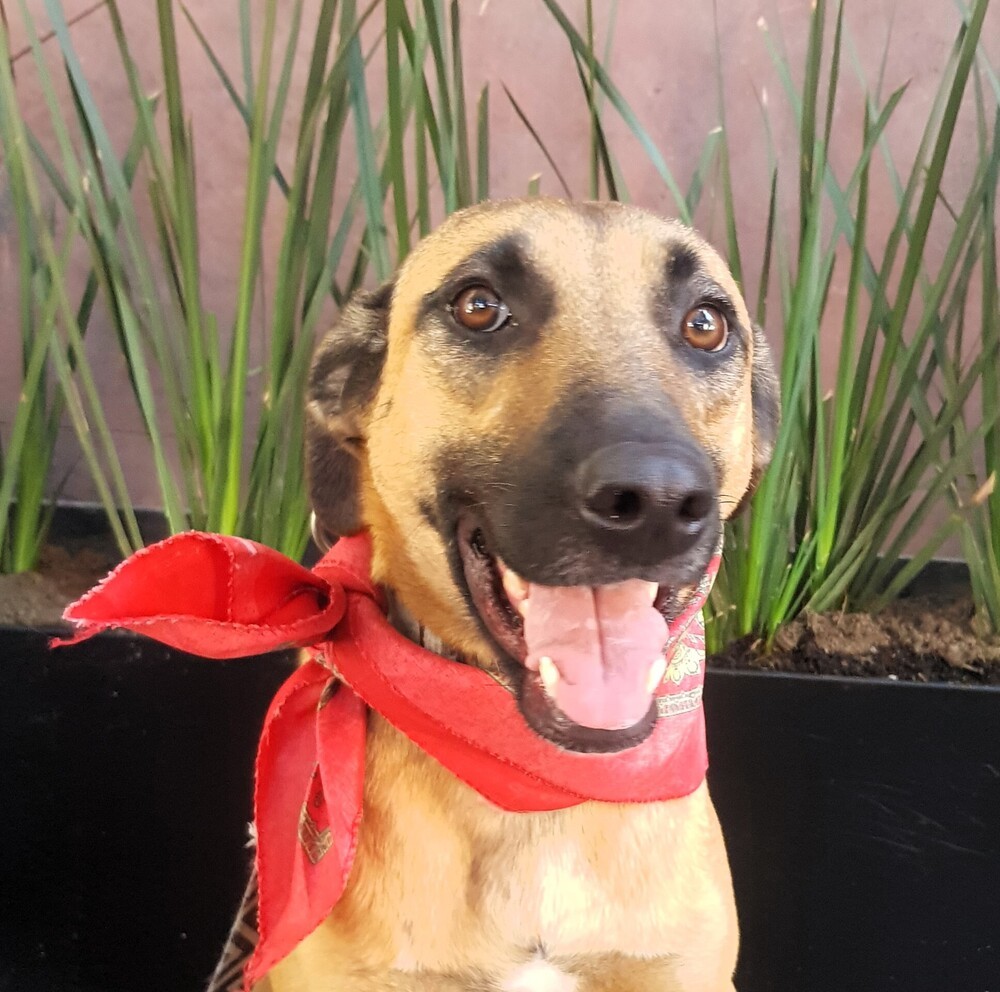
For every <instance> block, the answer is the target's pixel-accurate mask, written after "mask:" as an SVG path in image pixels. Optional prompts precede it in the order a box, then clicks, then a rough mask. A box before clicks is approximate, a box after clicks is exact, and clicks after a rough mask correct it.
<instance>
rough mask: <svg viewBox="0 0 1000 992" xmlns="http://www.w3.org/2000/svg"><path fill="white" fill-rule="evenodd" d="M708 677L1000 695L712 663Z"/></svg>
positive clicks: (955, 685)
mask: <svg viewBox="0 0 1000 992" xmlns="http://www.w3.org/2000/svg"><path fill="white" fill-rule="evenodd" d="M708 677H709V678H713V679H717V678H734V679H743V678H754V679H767V680H770V681H772V682H788V683H804V682H822V683H824V684H827V683H832V684H834V685H837V684H841V685H858V684H861V685H878V686H886V687H888V686H905V687H906V688H908V689H961V690H963V691H969V690H973V691H983V690H985V691H987V692H995V693H1000V685H982V684H977V683H975V682H917V681H915V680H914V679H900V678H896V679H892V678H887V677H883V676H879V675H818V674H816V673H815V672H773V671H770V670H768V669H753V668H715V667H714V666H713V665H712V664H711V662H709V665H708Z"/></svg>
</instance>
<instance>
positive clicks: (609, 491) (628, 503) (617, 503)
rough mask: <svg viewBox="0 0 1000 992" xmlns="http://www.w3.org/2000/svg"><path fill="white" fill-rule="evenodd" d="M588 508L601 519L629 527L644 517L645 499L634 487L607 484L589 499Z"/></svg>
mask: <svg viewBox="0 0 1000 992" xmlns="http://www.w3.org/2000/svg"><path fill="white" fill-rule="evenodd" d="M587 509H588V510H589V511H590V512H591V513H592V514H593V515H594V516H595V517H599V518H600V519H601V520H605V521H608V522H610V523H612V524H616V525H618V526H620V527H627V526H629V525H630V524H634V523H635V522H636V521H638V520H639V519H640V518H641V517H642V514H643V499H642V496H641V495H640V494H639V493H638V492H636V491H635V490H634V489H622V488H619V487H617V486H605V487H604V488H603V489H599V490H598V491H597V492H596V493H594V494H593V495H592V496H591V497H590V499H589V500H587Z"/></svg>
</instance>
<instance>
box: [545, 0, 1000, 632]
mask: <svg viewBox="0 0 1000 992" xmlns="http://www.w3.org/2000/svg"><path fill="white" fill-rule="evenodd" d="M543 2H544V3H545V5H546V7H547V8H548V9H549V11H550V12H551V13H552V15H553V16H554V17H555V19H556V21H557V22H558V24H559V25H560V27H561V28H562V30H563V32H564V34H565V36H566V39H567V41H568V42H569V44H570V46H571V48H572V51H573V53H574V56H575V57H576V58H577V59H578V60H583V67H582V69H583V70H585V71H581V85H582V87H583V91H584V95H585V98H586V99H587V101H588V105H590V106H591V107H592V108H594V107H595V102H594V91H595V89H600V91H601V92H602V93H603V95H604V96H605V97H606V99H607V101H608V102H609V103H610V104H611V106H612V107H613V108H614V110H615V111H616V112H617V113H619V114H620V115H621V117H622V119H623V120H624V121H625V123H626V124H627V125H628V127H629V129H630V130H631V132H632V135H633V136H634V138H635V139H636V140H637V142H638V143H639V145H640V146H641V148H642V149H643V150H645V152H646V154H647V155H648V157H649V159H650V162H651V163H652V165H653V167H654V168H655V169H656V171H657V172H658V174H659V175H660V177H661V179H662V180H663V182H664V184H665V185H666V186H667V188H668V190H669V191H670V192H671V194H672V196H673V199H674V203H675V207H676V212H677V215H678V216H679V217H680V218H681V219H682V220H686V221H688V222H690V221H691V219H692V217H693V216H694V214H695V211H696V208H697V198H694V199H693V198H692V195H691V193H688V194H683V193H682V192H681V189H680V186H679V184H678V182H677V181H676V179H675V178H674V176H673V175H672V173H671V172H670V171H669V169H667V167H666V165H665V162H664V160H663V158H662V156H661V155H660V153H659V151H658V149H657V148H656V147H655V145H654V144H653V143H652V141H651V139H650V137H649V135H648V133H647V132H646V131H645V129H644V128H643V127H642V125H641V124H640V123H639V121H638V120H637V118H636V117H635V114H634V113H633V112H632V110H631V108H629V106H628V105H627V103H625V101H624V98H623V97H622V96H621V94H620V92H619V91H618V90H617V89H616V88H615V86H614V83H613V82H612V81H611V79H610V78H609V76H608V74H607V73H606V72H605V71H604V70H603V69H601V68H600V67H598V66H594V65H593V64H591V63H588V62H587V61H586V58H587V52H588V50H589V51H591V52H592V50H593V44H592V42H591V43H590V45H589V47H588V40H587V39H585V38H584V37H583V36H582V35H581V34H580V33H579V32H578V31H577V30H576V28H575V27H574V26H573V24H572V22H571V21H570V19H569V17H568V16H567V15H566V13H565V11H564V10H563V9H562V7H561V6H560V4H559V3H558V0H543ZM988 6H989V0H978V2H976V3H974V4H973V5H972V7H971V8H970V9H969V10H968V11H967V12H965V14H964V17H963V18H962V19H961V23H960V25H959V28H958V32H957V36H956V40H955V44H954V46H953V49H952V51H951V53H950V56H949V58H948V61H947V64H946V66H945V67H944V69H943V71H942V72H941V74H940V76H941V82H940V85H939V89H938V91H937V94H936V97H935V99H934V101H933V106H932V108H931V112H930V114H929V117H928V121H927V124H926V127H925V129H924V132H923V135H922V138H921V141H920V143H919V147H918V149H917V152H916V154H915V156H914V157H913V159H912V160H910V161H907V162H906V163H905V164H903V165H901V164H900V163H899V162H898V161H896V159H895V158H894V157H893V153H892V151H891V149H890V146H889V144H888V141H887V140H886V131H887V129H888V128H889V127H890V124H891V122H892V120H893V118H894V116H895V115H896V114H897V113H898V112H899V109H900V108H901V107H903V106H905V101H906V92H905V87H902V88H900V89H899V90H897V91H895V92H893V93H891V94H889V95H888V96H886V97H884V98H883V97H882V96H881V94H880V90H881V83H880V84H879V85H878V86H877V87H876V88H875V90H874V91H873V90H872V89H871V88H870V87H869V86H868V84H867V82H866V81H865V80H864V79H863V78H862V83H863V85H864V87H865V97H864V106H863V111H864V119H863V126H862V128H861V132H860V133H859V134H856V135H845V134H844V133H842V131H841V130H838V129H837V128H835V120H836V115H835V107H836V106H837V101H838V100H839V99H842V97H841V77H842V74H843V72H844V63H845V61H846V60H847V42H848V38H847V34H846V29H845V25H844V10H843V5H842V4H841V5H839V6H837V7H835V8H831V6H830V4H828V3H827V2H826V0H817V2H816V3H814V4H813V5H812V9H811V16H810V26H809V36H808V44H807V50H806V56H805V62H804V65H802V66H801V67H793V66H792V65H791V64H790V62H789V59H788V57H787V55H786V54H785V52H784V50H783V48H782V46H781V44H780V39H778V38H777V36H776V35H775V34H774V33H773V32H771V31H770V30H768V29H767V27H766V25H763V27H764V32H763V41H764V44H765V45H766V47H767V49H768V51H769V52H770V54H771V57H772V60H773V64H774V67H775V70H776V72H777V75H778V77H779V79H780V80H781V84H782V88H783V91H784V97H785V101H786V103H787V105H788V108H789V109H790V111H791V113H792V116H793V118H794V121H795V124H796V129H797V133H798V143H799V149H798V152H799V154H798V163H799V165H798V168H797V170H796V174H795V175H788V174H780V173H779V170H778V168H777V167H774V166H773V163H774V162H775V161H777V158H778V156H777V151H776V150H775V149H774V148H773V147H772V148H770V149H769V157H770V162H771V163H772V167H773V181H772V184H771V189H770V196H769V198H768V199H767V200H762V201H761V203H760V204H759V210H760V220H761V221H762V222H763V224H762V226H763V227H764V229H765V231H766V234H765V238H764V242H763V244H760V245H749V244H748V243H746V239H745V237H744V236H743V234H742V232H741V230H740V225H739V222H738V219H737V213H736V206H735V202H734V194H733V189H732V182H731V176H732V164H731V157H730V152H731V150H730V145H729V140H728V132H727V130H726V107H725V104H724V101H722V99H721V98H720V105H719V123H720V125H721V127H720V130H719V132H718V143H717V146H716V145H712V144H706V152H705V154H703V156H702V160H701V162H700V163H699V165H698V168H697V169H696V173H695V176H694V179H693V182H692V185H691V189H692V190H693V191H697V192H700V190H701V188H702V185H703V183H704V181H705V175H706V174H707V173H708V172H709V171H712V170H713V169H714V176H715V182H716V185H715V192H716V195H717V198H718V200H719V202H720V203H721V206H722V211H723V219H724V222H725V223H724V227H725V232H726V246H725V247H726V250H727V255H728V259H729V262H730V265H731V267H732V269H733V272H734V275H735V276H736V278H737V280H738V281H739V282H740V283H741V284H742V285H743V288H744V292H745V294H746V295H747V297H748V299H749V300H750V301H751V305H752V310H753V312H754V313H755V316H756V319H757V320H758V322H760V323H761V324H764V323H765V320H766V319H769V320H770V323H771V324H772V334H774V335H775V336H779V335H780V338H781V345H782V347H781V353H782V359H781V369H780V376H781V391H782V396H783V405H784V411H785V415H784V420H783V423H782V428H781V431H780V434H779V437H778V441H777V445H776V449H775V453H774V460H773V463H772V467H771V469H770V471H769V472H768V474H767V475H766V476H765V478H764V480H763V482H762V484H761V486H760V488H759V490H758V492H757V494H756V496H755V498H754V500H753V506H752V510H751V512H750V514H749V515H748V516H747V517H745V518H743V519H740V520H737V521H735V522H733V524H732V525H731V526H730V527H729V528H728V534H727V547H726V555H725V564H724V566H723V569H722V572H721V574H720V576H719V581H718V583H717V585H716V589H715V592H714V594H713V598H712V617H711V621H712V622H711V623H710V625H709V639H710V642H711V645H712V647H713V648H716V649H717V648H720V647H721V646H723V645H724V644H726V643H728V642H729V641H731V640H733V639H735V638H738V637H741V636H745V635H754V636H756V637H757V638H760V639H762V640H763V641H764V642H765V643H770V642H771V641H772V640H773V638H774V636H775V634H776V633H777V631H778V630H779V629H780V628H781V627H782V626H783V625H784V624H786V623H787V622H788V621H789V620H791V619H792V618H793V617H795V616H797V615H798V614H799V613H801V612H802V611H804V610H816V611H819V610H830V609H871V610H877V609H879V608H880V607H882V606H883V605H884V604H885V603H886V602H888V601H889V600H890V599H891V598H892V597H893V596H895V595H897V594H898V593H899V592H900V591H901V590H902V589H903V588H904V587H905V585H906V584H907V583H908V582H909V581H910V580H911V579H912V578H913V576H914V575H915V574H916V572H917V571H919V569H920V568H922V567H923V565H925V564H926V562H927V561H928V560H929V559H930V558H931V557H932V556H933V554H934V553H935V552H936V551H937V550H938V549H940V548H941V546H942V544H943V543H944V542H945V541H946V540H947V539H948V538H949V537H954V536H956V535H958V536H960V537H961V539H962V540H963V542H964V545H965V548H966V556H967V558H968V560H969V564H970V568H971V570H972V575H973V586H974V591H975V593H976V596H977V601H978V603H979V607H980V615H981V616H982V617H983V618H984V621H985V622H986V624H987V625H992V626H993V629H1000V627H998V619H1000V606H998V600H1000V570H998V561H1000V556H998V549H1000V536H998V535H1000V527H998V524H1000V516H998V514H997V509H998V507H1000V495H998V492H1000V487H997V486H996V485H995V481H996V472H997V470H998V458H1000V445H998V441H997V438H998V432H1000V425H998V421H997V418H998V414H1000V410H998V406H1000V404H998V396H997V390H998V386H997V376H998V371H997V370H998V368H1000V350H998V349H1000V340H998V329H997V299H996V247H995V244H996V235H995V230H996V188H997V182H998V159H1000V150H998V141H1000V132H998V128H997V123H996V120H995V119H992V118H991V115H990V113H989V111H988V108H987V106H986V105H987V104H988V103H989V100H990V99H992V104H991V106H992V107H993V110H994V112H995V108H996V96H997V88H996V77H995V75H993V73H992V69H991V67H990V66H989V64H988V63H985V64H984V65H982V66H981V72H982V74H983V75H985V76H986V77H987V78H988V79H989V81H990V83H991V84H992V88H991V89H989V90H988V96H987V95H984V93H983V92H982V88H981V87H979V84H978V80H979V76H977V75H975V72H974V67H975V61H976V56H977V51H978V45H979V40H980V35H981V32H982V28H983V23H984V19H985V16H986V11H987V8H988ZM588 12H589V6H588ZM886 44H887V46H888V42H887V43H886ZM887 51H888V47H887V49H886V54H887ZM717 56H718V58H717V64H718V66H719V69H718V72H719V92H720V96H721V93H722V92H723V86H722V78H721V73H722V68H721V67H722V66H723V65H724V60H723V58H722V53H721V52H719V51H717ZM883 67H884V58H883ZM796 68H798V77H799V80H800V81H796ZM859 71H860V70H859ZM881 71H882V70H881V69H880V77H881ZM970 78H975V79H976V80H977V84H976V87H977V88H976V91H975V92H976V94H977V99H978V103H977V107H978V114H979V130H978V146H977V148H976V152H977V155H976V166H975V169H974V171H973V175H972V177H971V180H970V182H969V184H968V186H967V187H966V188H965V189H964V190H963V191H962V193H961V195H960V196H959V197H958V198H957V199H953V200H952V201H950V202H949V201H948V200H947V199H946V198H945V195H944V186H943V184H944V179H945V175H946V172H947V168H948V164H949V161H950V158H951V156H952V152H953V149H952V145H953V138H954V135H955V129H956V122H957V119H958V116H959V114H960V112H961V111H962V109H963V108H966V109H967V108H968V105H969V100H970V97H969V80H970ZM764 113H765V120H764V133H765V134H766V135H768V140H770V138H769V136H770V134H771V132H772V127H771V122H770V120H769V119H767V116H766V115H767V111H766V109H765V111H764ZM594 118H595V120H599V114H598V112H597V111H596V110H595V111H594ZM845 142H850V144H851V145H852V146H853V147H854V148H855V149H856V152H855V158H854V161H853V165H852V167H851V169H850V170H849V173H848V175H847V177H846V180H844V179H839V178H838V176H837V174H836V173H835V171H834V169H833V167H832V164H831V159H830V151H831V147H832V146H833V144H835V143H839V144H840V145H841V146H843V145H844V143H845ZM742 154H744V155H745V154H746V151H745V150H744V151H743V152H742ZM880 161H881V167H882V168H883V169H884V173H883V178H885V177H887V178H888V181H889V184H890V186H891V188H892V190H893V196H894V198H895V203H894V206H895V215H894V216H893V218H892V220H891V223H890V228H889V231H888V236H887V239H886V241H885V245H884V247H882V248H881V249H880V250H878V251H877V252H876V250H875V249H874V248H873V247H872V244H873V243H874V241H875V240H876V237H877V233H878V232H876V233H875V234H874V235H873V232H871V231H870V230H869V217H870V212H871V195H872V194H871V189H872V177H873V169H875V168H877V167H878V165H879V162H880ZM713 163H714V166H713ZM608 188H609V189H612V190H613V186H611V185H610V184H609V187H608ZM783 196H784V197H788V196H794V198H795V201H796V202H797V204H798V224H797V225H796V228H795V229H794V230H793V231H786V230H783V229H782V227H781V226H780V225H779V224H778V223H777V222H776V218H777V217H778V215H779V212H778V200H779V197H783ZM932 224H933V225H934V229H935V231H936V232H937V238H936V241H935V243H940V242H941V241H942V240H943V245H944V248H943V252H942V256H941V259H940V262H939V263H938V264H937V265H936V267H934V269H933V270H931V268H930V267H929V263H928V255H929V251H928V249H929V246H930V243H931V242H930V232H931V229H932ZM942 232H943V233H942ZM881 233H882V234H884V233H885V232H881ZM751 252H756V253H758V255H759V257H760V258H761V260H762V265H761V274H760V278H759V281H758V283H757V285H756V286H753V287H751V286H747V285H746V284H745V273H744V266H743V259H745V258H747V257H749V254H750V253H751ZM838 266H839V267H841V268H843V267H845V266H846V268H847V272H846V275H844V274H842V275H841V285H842V286H843V287H844V288H845V290H846V296H845V299H844V302H843V305H838V304H837V303H836V302H835V301H834V300H833V299H832V298H831V295H830V287H831V285H832V283H833V279H834V271H835V269H836V268H837V267H838ZM976 278H978V280H979V282H980V284H981V286H982V294H983V296H982V301H981V307H982V315H983V316H982V325H981V334H980V338H979V341H978V348H977V349H976V350H975V352H974V353H973V355H972V357H971V359H970V358H967V357H966V356H965V354H964V351H963V347H962V340H963V339H962V328H963V326H964V321H965V319H966V315H967V313H968V312H969V309H970V292H971V287H972V286H973V285H974V284H975V280H976ZM828 339H832V340H833V341H836V342H838V352H839V356H838V360H837V365H836V369H835V373H834V377H833V381H830V382H828V381H826V380H825V379H824V377H823V375H822V371H821V367H820V351H821V344H822V343H823V342H824V341H825V340H828ZM977 388H979V389H981V392H982V404H981V409H980V411H979V415H978V417H977V416H975V415H974V414H973V412H972V409H971V408H972V398H973V397H974V395H975V391H976V389H977ZM977 451H981V452H982V453H983V454H984V456H985V458H984V460H985V463H986V470H987V477H986V479H985V480H984V479H983V478H982V477H981V476H980V475H978V474H977V473H976V470H975V468H974V467H973V459H974V456H975V454H976V452H977ZM970 479H971V480H972V481H971V482H970ZM906 555H909V559H908V560H907V561H906V563H905V564H903V566H902V567H901V568H900V567H898V566H897V562H898V560H899V559H900V558H902V557H903V556H906Z"/></svg>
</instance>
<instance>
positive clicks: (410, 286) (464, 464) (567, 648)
mask: <svg viewBox="0 0 1000 992" xmlns="http://www.w3.org/2000/svg"><path fill="white" fill-rule="evenodd" d="M777 425H778V401H777V390H776V385H775V379H774V373H773V371H772V367H771V361H770V357H769V354H768V350H767V346H766V344H765V342H764V339H763V337H762V336H761V334H760V332H759V331H758V330H757V329H756V328H754V327H753V326H752V324H751V321H750V317H749V315H748V313H747V308H746V305H745V303H744V302H743V300H742V298H741V296H740V294H739V291H738V289H737V287H736V284H735V282H734V280H733V278H732V276H731V275H730V273H729V271H728V269H727V268H726V266H725V265H724V263H723V262H722V260H721V259H720V258H719V256H718V255H717V254H716V253H715V252H714V251H713V250H712V249H711V248H710V247H709V246H708V245H707V244H705V242H704V241H702V240H701V239H700V238H699V237H698V236H697V235H696V234H694V233H693V232H692V231H691V230H689V229H688V228H686V227H683V226H682V225H680V224H677V223H673V222H669V221H664V220H662V219H659V218H657V217H655V216H653V215H651V214H649V213H646V212H644V211H642V210H639V209H636V208H633V207H626V206H622V205H619V204H602V205H598V204H570V203H565V202H561V201H554V200H540V199H534V200H526V201H518V202H511V203H497V204H485V205H482V206H479V207H474V208H472V209H469V210H465V211H462V212H460V213H458V214H455V215H453V216H452V217H451V218H450V219H449V220H448V221H447V222H446V223H445V224H444V225H443V226H442V227H441V228H439V229H438V230H437V231H436V232H435V233H434V234H432V235H431V236H430V237H428V238H427V239H425V240H424V241H423V242H422V243H421V244H419V245H418V246H417V247H416V248H415V249H414V251H413V252H412V254H411V255H410V257H409V258H408V259H407V261H406V262H405V264H404V265H403V266H402V267H401V269H400V271H399V273H398V274H397V276H396V278H395V280H394V281H393V282H392V283H391V284H390V285H387V286H385V287H383V288H382V289H380V290H378V291H377V292H375V293H370V294H366V293H362V294H359V295H358V296H356V297H355V298H354V299H353V300H352V301H351V303H350V304H349V305H348V306H347V307H346V308H345V310H344V311H343V313H342V315H341V318H340V321H339V323H338V325H337V326H336V327H335V328H334V329H333V330H332V331H331V332H330V333H329V334H328V335H327V337H326V338H325V340H324V341H323V342H322V344H321V345H320V347H319V350H318V352H317V355H316V358H315V363H314V366H313V371H312V377H311V383H310V392H309V398H308V429H307V430H308V463H309V469H310V479H311V491H312V501H313V506H314V509H315V513H316V516H317V519H318V522H319V524H320V526H322V527H323V528H324V530H326V531H327V532H328V533H329V534H330V535H331V536H339V535H345V534H350V533H353V532H356V531H358V530H360V529H361V528H367V529H368V530H369V531H370V534H371V538H372V542H373V548H374V559H373V573H374V577H375V579H376V580H377V581H379V582H381V583H383V584H384V585H385V586H387V587H388V588H390V589H391V590H392V592H393V594H394V596H395V597H396V598H397V599H398V600H399V601H400V602H401V603H402V605H403V607H404V608H405V609H406V610H407V611H408V612H409V614H410V615H411V616H412V617H413V618H414V619H415V620H416V621H417V622H419V623H420V624H422V625H423V626H425V627H427V628H429V629H430V630H431V631H432V632H433V633H434V634H436V635H437V636H438V637H439V638H440V639H441V640H442V641H443V642H444V643H445V644H446V645H448V646H449V647H450V648H451V649H452V650H453V651H454V652H456V653H458V654H460V655H461V656H462V657H464V658H465V659H467V660H469V661H471V662H473V663H476V664H479V665H482V666H483V667H484V668H487V669H488V670H490V671H492V672H493V673H494V674H495V675H497V677H499V678H501V679H502V680H504V681H505V682H506V683H507V684H509V685H510V686H511V688H512V689H513V690H514V691H515V692H516V693H517V694H518V699H519V701H520V704H521V710H522V712H523V713H524V715H525V717H526V719H527V720H528V721H529V723H530V724H531V725H532V726H533V727H534V728H535V729H536V730H537V731H538V732H539V733H541V734H542V735H544V736H546V737H549V738H550V739H553V740H556V741H557V742H559V743H561V744H562V745H564V746H566V747H570V748H580V749H602V750H612V749H617V748H620V747H624V746H629V745H631V744H633V743H636V742H637V741H638V740H640V739H642V738H643V737H644V736H645V735H646V734H647V733H648V732H649V730H650V728H651V726H652V720H653V713H654V711H655V707H653V706H652V702H653V700H652V688H651V685H652V684H653V683H655V681H656V680H657V676H658V675H660V676H662V671H663V669H662V661H660V660H659V654H660V650H661V648H662V645H663V641H664V634H665V620H666V619H669V618H670V616H671V614H672V613H675V612H676V611H677V610H678V609H679V608H680V606H681V605H682V603H683V599H684V596H685V595H687V594H689V593H690V590H691V588H692V587H693V586H694V585H695V584H696V583H697V582H698V580H699V579H700V578H701V576H702V575H703V573H704V571H705V569H706V566H707V564H708V562H709V560H710V558H711V556H712V554H713V553H714V551H715V548H716V546H717V543H718V540H719V535H720V529H721V526H722V520H724V519H725V518H726V517H728V516H729V515H730V514H731V513H732V512H733V510H734V509H735V508H736V507H737V505H738V504H740V503H741V502H742V501H743V500H744V499H745V498H746V496H747V495H748V493H749V492H750V491H751V490H752V488H753V486H754V485H755V484H756V480H757V478H758V477H759V475H760V473H761V472H762V471H763V469H764V467H765V466H766V464H767V461H768V459H769V457H770V452H771V448H772V445H773V441H774V437H775V432H776V430H777Z"/></svg>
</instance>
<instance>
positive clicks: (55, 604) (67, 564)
mask: <svg viewBox="0 0 1000 992" xmlns="http://www.w3.org/2000/svg"><path fill="white" fill-rule="evenodd" d="M74 543H77V544H78V546H75V547H74ZM117 563H118V559H117V558H116V557H115V555H114V554H113V553H112V552H111V551H107V552H105V551H98V550H94V549H93V548H92V547H89V546H87V545H84V544H80V543H79V542H73V541H68V542H67V544H66V546H65V547H61V546H55V545H46V546H45V548H43V550H42V554H41V559H40V561H39V563H38V569H37V570H36V571H34V572H21V573H18V574H17V575H0V624H13V625H17V626H21V627H44V628H52V627H63V626H64V624H63V623H62V619H61V617H62V611H63V609H64V608H65V607H66V604H67V603H69V602H72V601H73V600H74V599H77V598H78V597H80V596H82V595H83V594H84V593H85V592H86V591H87V590H88V589H89V588H90V587H91V586H93V585H95V584H96V583H97V582H99V581H100V580H101V579H103V578H104V576H105V575H107V573H108V572H109V571H110V570H111V569H112V568H114V567H115V565H116V564H117Z"/></svg>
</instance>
